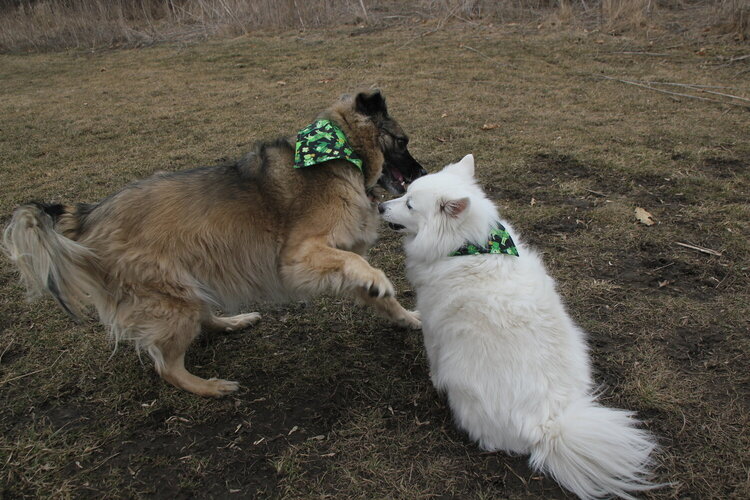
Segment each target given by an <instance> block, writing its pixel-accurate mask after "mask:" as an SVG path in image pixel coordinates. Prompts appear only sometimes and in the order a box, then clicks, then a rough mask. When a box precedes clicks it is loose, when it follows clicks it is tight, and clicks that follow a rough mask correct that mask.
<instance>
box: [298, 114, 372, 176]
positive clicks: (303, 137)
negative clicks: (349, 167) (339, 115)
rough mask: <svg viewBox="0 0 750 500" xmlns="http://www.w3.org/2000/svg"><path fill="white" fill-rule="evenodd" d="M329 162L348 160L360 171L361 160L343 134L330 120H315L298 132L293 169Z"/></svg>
mask: <svg viewBox="0 0 750 500" xmlns="http://www.w3.org/2000/svg"><path fill="white" fill-rule="evenodd" d="M331 160H348V161H350V162H352V163H353V164H355V165H356V166H357V168H358V169H360V170H362V159H361V158H360V157H359V156H357V154H356V153H355V152H354V150H353V149H352V147H351V146H350V145H349V142H348V141H347V140H346V136H345V135H344V132H343V131H342V130H341V129H340V128H339V127H338V125H336V124H335V123H333V122H332V121H331V120H317V121H316V122H314V123H311V124H310V125H308V126H307V127H305V128H303V129H302V130H300V131H299V133H298V134H297V144H296V145H295V147H294V168H304V167H309V166H312V165H317V164H318V163H323V162H326V161H331Z"/></svg>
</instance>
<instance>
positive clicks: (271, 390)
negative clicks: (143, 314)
mask: <svg viewBox="0 0 750 500" xmlns="http://www.w3.org/2000/svg"><path fill="white" fill-rule="evenodd" d="M437 28H438V26H435V25H430V24H426V25H415V26H414V27H413V28H410V29H405V28H403V27H401V28H393V29H361V28H356V27H342V28H338V29H331V30H326V31H308V32H303V33H298V32H285V33H267V34H257V35H254V36H252V37H240V38H237V39H233V40H227V41H218V42H210V43H204V44H200V45H168V46H160V47H154V48H149V49H140V50H121V51H111V52H97V53H82V52H73V53H58V54H35V55H19V56H9V55H4V56H0V67H1V68H2V70H0V186H2V188H1V191H0V214H3V215H2V222H6V221H7V219H8V216H9V214H10V212H11V211H12V209H13V208H14V206H16V205H17V204H19V203H22V202H25V201H28V200H30V199H43V200H48V201H52V200H59V201H67V202H69V201H94V200H97V199H99V198H101V197H103V196H105V195H107V194H109V193H111V192H113V191H115V190H117V189H118V188H119V187H121V186H122V185H124V184H125V183H126V182H128V181H131V180H134V179H137V178H141V177H143V176H146V175H149V174H150V173H152V172H154V171H156V170H162V169H166V170H177V169H181V168H189V167H194V166H197V165H206V164H212V163H215V162H218V161H221V160H222V159H225V158H231V157H236V156H239V155H240V154H241V153H242V152H243V151H245V150H246V149H247V148H248V147H249V145H250V144H251V143H252V142H253V141H255V140H258V139H261V138H269V137H275V136H277V135H280V134H289V133H293V132H294V131H296V130H298V129H299V128H301V127H302V126H304V125H305V124H306V123H307V122H308V120H309V119H310V118H311V117H312V116H313V115H314V114H315V113H316V112H317V111H318V110H319V109H320V108H321V107H324V106H325V105H327V104H328V103H329V102H330V101H331V100H332V99H334V98H335V97H336V96H337V95H338V94H339V93H341V92H343V91H348V90H351V89H353V88H355V87H357V86H358V85H361V84H365V85H369V84H377V85H379V86H380V87H381V88H383V89H384V91H385V93H386V95H387V97H388V102H389V106H390V109H391V111H392V113H393V114H394V116H396V117H397V118H399V119H400V121H401V122H402V124H403V125H404V127H405V128H406V129H407V130H408V131H409V132H410V133H411V136H412V146H411V149H412V151H413V153H414V154H415V156H416V157H417V158H418V159H420V160H421V161H422V162H423V164H424V165H425V166H427V168H428V169H429V170H436V169H438V168H440V166H442V165H443V164H445V163H447V162H449V161H455V160H457V159H459V158H460V157H461V156H463V155H464V154H466V153H469V152H472V153H474V154H475V156H476V158H477V162H478V174H479V176H480V177H481V179H482V181H483V183H484V185H485V187H486V189H487V190H488V192H489V193H490V194H491V195H492V196H493V197H494V198H495V199H496V200H497V202H498V204H499V206H500V207H501V210H502V212H503V213H504V215H505V216H506V217H507V218H508V219H509V220H511V221H513V222H514V223H515V225H516V226H517V228H518V229H519V230H520V231H521V232H522V234H524V235H525V237H526V239H527V240H529V241H530V242H532V243H533V244H534V245H536V246H537V247H538V248H539V249H540V250H541V251H543V253H544V255H545V260H546V262H547V263H548V266H549V268H550V271H551V272H552V274H553V275H554V276H555V277H556V278H558V280H559V283H560V289H561V292H562V293H563V295H564V296H565V298H566V301H567V303H568V305H569V307H570V310H571V312H572V314H573V316H574V317H575V318H576V319H577V321H579V322H580V324H581V325H582V326H583V327H584V328H585V329H586V330H587V331H588V332H589V333H590V343H591V345H592V356H593V360H594V365H595V368H596V371H597V380H599V381H600V382H601V383H602V384H603V385H604V391H605V392H604V400H605V401H606V403H607V404H610V405H613V406H618V407H626V408H630V409H633V410H636V411H637V412H638V413H639V415H640V416H641V417H642V418H643V419H644V420H645V422H646V425H647V427H648V428H649V429H651V430H652V431H653V432H654V433H656V434H657V435H658V436H659V437H660V441H661V443H662V452H661V454H660V456H659V463H660V465H659V468H658V470H657V471H656V479H657V480H658V481H665V482H667V481H668V482H672V483H674V484H673V485H672V486H670V487H666V488H663V489H661V490H658V491H655V492H653V493H650V494H649V495H647V497H648V498H665V499H666V498H683V499H687V498H692V499H697V498H701V499H709V498H715V499H726V498H736V499H740V498H747V497H749V496H750V475H749V474H750V470H749V468H750V437H749V436H748V424H750V418H749V414H750V413H749V412H750V403H749V402H750V391H749V389H748V388H749V384H750V380H749V376H748V374H749V373H750V370H748V368H749V367H750V363H749V361H750V340H749V339H748V316H749V313H750V310H749V308H748V303H749V302H750V300H749V299H750V286H749V280H748V278H749V275H750V245H749V244H748V234H750V208H749V207H750V205H749V204H748V202H749V201H750V194H749V193H750V173H749V170H748V165H749V164H750V145H749V144H748V140H747V139H748V135H747V131H748V130H749V129H750V114H749V113H748V109H747V108H745V107H741V106H739V105H743V104H748V103H747V102H745V101H742V100H741V99H731V98H726V97H723V96H719V95H715V94H709V93H705V92H696V91H694V90H689V89H685V88H678V87H675V86H659V88H662V89H665V90H669V91H675V92H682V93H690V94H692V95H696V96H699V97H705V98H710V99H715V100H720V101H723V102H725V103H726V102H733V103H735V104H737V105H730V104H725V103H724V104H722V103H714V102H709V101H701V100H696V99H691V98H686V97H680V96H674V95H666V94H661V93H657V92H655V91H652V90H648V89H644V88H641V87H636V86H634V85H630V84H625V83H622V82H618V81H613V80H606V79H603V78H600V77H598V76H597V75H607V76H612V77H616V78H619V79H622V80H627V81H635V80H637V81H640V82H642V81H661V82H682V83H692V84H700V85H712V86H721V87H731V88H726V89H720V88H711V89H709V90H712V91H717V92H722V93H728V94H732V95H736V96H740V97H744V98H749V97H750V82H749V80H748V78H749V76H750V73H748V71H750V69H749V68H748V64H750V60H748V59H747V58H745V59H738V58H740V57H741V56H743V55H744V54H745V53H746V52H747V46H746V45H739V44H734V43H733V42H727V41H726V40H718V39H710V38H705V39H701V40H695V41H689V40H686V39H684V38H680V37H679V35H676V34H672V33H668V32H663V33H651V34H650V35H649V36H650V39H646V38H629V37H624V36H610V35H603V34H601V33H584V32H580V33H575V32H551V33H548V32H546V31H545V30H536V29H528V28H527V27H524V26H495V27H492V26H481V25H467V24H463V25H458V26H448V27H445V26H443V27H440V29H437ZM654 54H659V55H654ZM707 89H708V88H707ZM483 125H488V126H487V127H485V128H486V129H487V130H483V129H482V126H483ZM495 125H497V126H495ZM636 207H642V208H645V209H646V210H648V211H649V212H651V213H652V214H653V216H654V218H655V221H656V224H655V225H653V226H645V225H643V224H640V223H638V222H637V221H636V219H635V216H634V210H635V208H636ZM676 242H683V243H688V244H692V245H697V246H701V247H706V248H710V249H713V250H716V251H719V252H721V256H715V255H710V254H706V253H702V252H699V251H695V250H692V249H689V248H685V247H682V246H679V245H676ZM371 258H372V261H373V262H374V263H375V264H377V265H378V266H381V267H382V268H383V269H385V271H386V273H387V274H388V275H389V276H390V277H392V279H393V280H394V283H396V286H397V288H398V289H399V290H400V292H401V295H402V297H403V298H404V300H405V302H407V303H410V302H411V301H412V300H413V297H412V294H411V292H410V291H409V285H408V284H407V283H406V282H405V280H404V276H403V267H402V255H401V253H400V243H399V241H398V238H396V237H395V236H394V235H392V234H389V233H388V232H387V230H386V229H384V231H383V237H382V240H381V242H380V244H379V245H378V246H377V247H376V248H374V249H373V251H372V253H371ZM0 287H1V289H2V295H1V296H0V331H1V333H0V353H1V354H0V496H2V497H7V498H17V497H63V498H65V497H76V498H89V497H91V498H108V497H112V498H129V497H143V498H152V497H158V498H163V497H167V496H170V497H174V498H193V497H196V496H199V497H207V498H225V497H232V496H238V497H251V496H256V497H262V498H266V497H284V498H307V497H326V498H386V497H387V498H409V499H412V498H433V497H436V498H512V499H521V498H565V497H566V494H565V493H564V492H563V491H562V490H560V489H559V488H558V487H557V486H556V485H555V484H554V482H553V481H551V480H549V479H546V478H542V477H539V476H538V475H537V474H535V473H533V472H532V471H530V470H529V468H528V467H527V466H526V463H525V459H524V458H523V457H509V456H507V455H504V454H501V453H496V454H485V453H482V452H481V451H479V450H478V449H477V448H476V446H474V445H473V444H472V443H470V442H469V441H468V440H467V439H466V437H465V436H464V435H462V434H460V433H458V432H457V431H456V430H455V429H454V428H453V426H452V424H451V418H450V414H449V411H448V409H447V407H446V404H445V401H444V400H442V399H441V398H440V396H439V395H437V394H436V393H435V391H434V390H433V389H432V388H431V386H430V383H429V380H428V376H427V367H426V360H425V357H424V355H423V353H422V348H421V338H420V335H419V334H418V333H414V332H409V331H404V330H399V329H397V328H394V327H392V326H391V325H389V324H388V323H387V322H385V321H383V320H381V319H379V318H377V317H375V316H374V315H373V314H371V313H370V312H369V311H367V310H364V309H361V308H358V307H356V306H353V305H352V304H351V303H349V302H348V301H345V300H339V299H333V298H323V299H321V300H318V301H314V302H311V303H307V304H288V305H284V306H265V305H259V306H258V310H260V311H261V312H262V313H263V315H264V319H263V320H262V321H261V322H260V323H258V324H257V325H256V326H254V327H253V328H251V329H249V330H247V331H244V332H240V333H236V334H232V335H226V336H206V337H205V338H202V339H201V340H199V342H198V343H197V344H196V345H195V346H194V348H193V349H192V350H191V351H190V353H189V359H188V364H189V365H190V366H191V367H192V369H193V370H194V371H195V372H196V373H198V374H200V375H202V376H206V377H211V376H221V377H224V378H228V379H232V380H238V381H239V382H240V383H241V384H242V386H243V388H242V389H241V391H240V392H239V393H237V394H236V395H234V396H232V397H228V398H225V399H222V400H207V399H200V398H197V397H195V396H193V395H190V394H187V393H183V392H179V391H178V390H176V389H174V388H173V387H171V386H169V385H166V384H164V383H163V382H161V380H160V379H159V378H158V377H157V376H156V375H155V374H154V372H153V370H152V368H151V367H150V362H149V361H148V360H147V359H145V358H144V359H143V360H142V361H140V360H139V358H138V357H137V355H136V354H135V353H134V352H133V351H132V350H131V349H129V348H128V346H120V349H119V350H117V351H116V352H115V353H114V355H112V346H111V345H110V344H109V343H108V342H107V340H106V338H105V335H104V331H103V329H102V327H101V326H99V325H98V324H97V323H96V322H95V321H93V320H91V321H87V322H84V323H83V324H74V323H72V322H71V321H70V320H68V319H67V317H66V316H65V315H64V314H63V313H62V312H61V311H59V310H58V309H57V308H55V307H54V305H53V304H52V303H50V302H40V303H34V304H28V303H26V302H25V301H24V300H23V290H22V289H21V288H20V287H19V286H18V284H17V280H16V276H15V274H14V271H13V270H12V269H11V267H10V266H9V264H8V263H7V261H5V260H2V261H0Z"/></svg>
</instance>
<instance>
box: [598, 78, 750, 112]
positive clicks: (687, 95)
mask: <svg viewBox="0 0 750 500" xmlns="http://www.w3.org/2000/svg"><path fill="white" fill-rule="evenodd" d="M594 76H598V77H599V78H604V79H606V80H614V81H616V82H620V83H626V84H628V85H635V86H636V87H641V88H644V89H648V90H653V91H654V92H659V93H661V94H668V95H675V96H679V97H687V98H690V99H697V100H699V101H706V102H713V103H717V104H731V105H732V106H740V107H742V108H745V109H750V106H747V105H746V104H740V103H738V102H731V101H719V100H718V99H709V98H708V97H699V96H697V95H691V94H683V93H682V92H672V91H670V90H664V89H657V88H654V87H652V86H650V85H646V84H644V83H640V82H633V81H630V80H623V79H621V78H614V77H612V76H606V75H596V74H595V75H594Z"/></svg>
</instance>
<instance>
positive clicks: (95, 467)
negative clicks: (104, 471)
mask: <svg viewBox="0 0 750 500" xmlns="http://www.w3.org/2000/svg"><path fill="white" fill-rule="evenodd" d="M119 454H120V452H119V451H118V452H117V453H115V454H114V455H110V456H108V457H107V458H105V459H104V460H102V461H101V462H99V463H98V464H97V465H96V466H94V467H91V468H90V469H86V471H85V472H86V473H88V472H92V471H95V470H96V469H98V468H99V467H101V466H102V465H104V464H105V463H107V462H109V461H110V460H112V459H113V458H115V457H116V456H117V455H119Z"/></svg>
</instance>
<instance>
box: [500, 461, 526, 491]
mask: <svg viewBox="0 0 750 500" xmlns="http://www.w3.org/2000/svg"><path fill="white" fill-rule="evenodd" d="M505 466H506V467H507V468H508V470H509V471H511V472H512V473H513V475H514V476H516V477H517V478H518V479H520V480H521V482H522V483H523V485H524V486H528V483H527V482H526V480H525V479H524V478H522V477H521V476H519V475H518V474H517V473H516V471H514V470H513V467H511V466H510V465H508V464H505Z"/></svg>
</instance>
